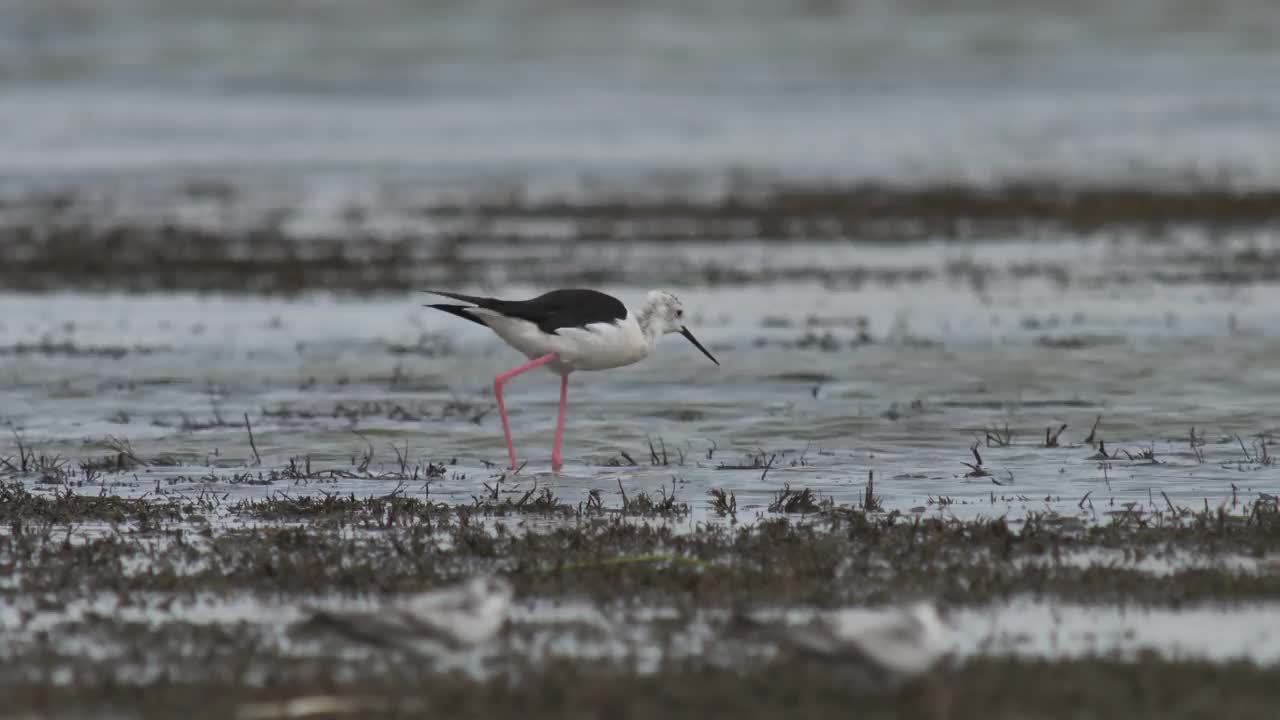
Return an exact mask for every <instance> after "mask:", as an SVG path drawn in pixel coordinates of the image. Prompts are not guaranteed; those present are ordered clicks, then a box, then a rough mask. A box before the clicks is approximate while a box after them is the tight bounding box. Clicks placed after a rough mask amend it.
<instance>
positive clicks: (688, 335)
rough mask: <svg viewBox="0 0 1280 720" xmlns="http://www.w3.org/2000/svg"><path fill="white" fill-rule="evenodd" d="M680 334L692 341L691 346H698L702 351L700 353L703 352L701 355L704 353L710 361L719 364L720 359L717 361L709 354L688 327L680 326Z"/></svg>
mask: <svg viewBox="0 0 1280 720" xmlns="http://www.w3.org/2000/svg"><path fill="white" fill-rule="evenodd" d="M680 334H681V335H683V336H685V337H686V338H687V339H688V340H689V342H691V343H693V346H694V347H696V348H698V349H699V350H701V351H702V354H703V355H706V356H707V357H708V358H709V359H710V360H711V362H713V363H715V364H716V365H719V364H720V361H719V360H717V359H715V357H714V356H712V355H711V353H709V352H707V349H706V348H704V347H702V343H700V342H698V338H696V337H694V336H693V333H691V332H689V328H687V327H681V328H680Z"/></svg>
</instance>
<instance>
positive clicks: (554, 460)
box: [551, 375, 569, 472]
mask: <svg viewBox="0 0 1280 720" xmlns="http://www.w3.org/2000/svg"><path fill="white" fill-rule="evenodd" d="M568 407H569V376H568V375H562V376H560V419H559V420H556V444H555V446H554V447H552V448H551V469H552V470H555V471H556V472H560V468H562V467H564V463H562V462H560V444H561V443H562V442H564V411H565V409H566V408H568Z"/></svg>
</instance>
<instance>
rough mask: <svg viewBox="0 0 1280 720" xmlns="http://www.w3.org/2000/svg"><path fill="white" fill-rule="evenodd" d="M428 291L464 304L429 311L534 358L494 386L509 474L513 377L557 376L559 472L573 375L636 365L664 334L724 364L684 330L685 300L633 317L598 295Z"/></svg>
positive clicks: (658, 297) (649, 306) (661, 295)
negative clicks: (509, 296) (508, 397)
mask: <svg viewBox="0 0 1280 720" xmlns="http://www.w3.org/2000/svg"><path fill="white" fill-rule="evenodd" d="M424 292H428V293H431V294H433V295H441V296H443V297H447V298H452V299H454V300H459V301H461V302H464V303H467V304H466V305H448V304H439V305H427V306H426V307H431V308H435V309H437V310H443V311H445V312H447V313H450V314H451V315H457V316H458V317H460V318H463V319H464V320H470V321H471V322H473V323H478V324H480V325H484V326H486V327H488V328H490V329H491V330H493V331H494V332H495V333H497V334H498V337H500V338H502V339H503V340H504V341H506V343H507V344H508V345H510V346H511V347H513V348H515V349H516V350H519V351H520V352H522V353H524V354H525V355H527V356H528V357H529V362H527V363H525V364H524V365H521V366H519V367H516V368H512V369H511V370H508V371H507V372H504V373H502V374H501V375H498V377H497V378H495V379H494V381H493V392H494V395H496V396H497V397H498V413H499V414H500V415H501V416H502V431H503V433H505V434H506V436H507V452H508V453H509V454H510V455H511V469H512V470H515V469H516V467H517V466H516V448H515V445H514V444H513V443H512V442H511V424H510V422H509V421H508V420H507V409H506V406H505V405H504V404H503V402H502V386H503V384H505V383H506V382H507V381H508V380H510V379H511V378H513V377H515V376H516V375H519V374H521V373H523V372H527V371H529V370H532V369H534V368H536V367H542V366H543V365H545V366H547V369H548V370H550V371H552V372H554V373H556V374H558V375H559V376H560V417H559V419H558V420H557V421H556V440H555V446H554V447H553V448H552V450H551V467H552V469H553V470H557V471H558V470H559V469H560V468H561V467H563V465H564V463H563V462H561V457H560V445H561V443H562V442H563V440H564V418H565V408H566V406H567V405H568V401H569V373H571V372H573V371H574V370H607V369H609V368H615V367H622V366H623V365H630V364H632V363H636V362H639V361H641V360H643V359H645V358H646V357H648V356H649V355H651V354H652V353H653V351H654V348H655V347H656V345H657V343H658V336H660V335H665V334H666V333H680V334H681V335H683V336H685V337H686V338H688V340H689V342H691V343H693V345H694V347H696V348H698V349H699V350H701V351H702V354H703V355H706V356H707V357H708V358H710V359H711V362H713V363H715V364H716V365H719V364H720V361H719V360H716V359H715V358H714V357H712V355H711V353H709V352H707V349H706V348H704V347H702V343H700V342H698V340H697V339H696V338H694V337H693V333H691V332H689V329H688V328H686V327H685V326H684V307H683V306H682V305H681V304H680V301H679V300H677V299H676V296H675V295H672V294H671V293H669V292H664V291H661V290H654V291H652V292H650V293H649V294H648V296H647V297H646V298H645V301H644V304H643V305H641V306H640V309H639V310H638V311H636V312H632V311H630V310H628V309H627V306H626V305H623V304H622V301H621V300H618V299H617V298H615V297H613V296H612V295H606V294H605V293H602V292H598V291H595V290H552V291H551V292H549V293H545V294H542V295H539V296H538V297H536V298H533V299H532V300H499V299H496V298H487V297H477V296H474V295H462V294H460V293H452V292H442V291H439V290H426V291H424Z"/></svg>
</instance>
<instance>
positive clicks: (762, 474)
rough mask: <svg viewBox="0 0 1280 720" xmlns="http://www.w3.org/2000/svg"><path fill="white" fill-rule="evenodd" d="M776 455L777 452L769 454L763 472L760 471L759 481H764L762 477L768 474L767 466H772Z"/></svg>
mask: <svg viewBox="0 0 1280 720" xmlns="http://www.w3.org/2000/svg"><path fill="white" fill-rule="evenodd" d="M777 457H778V454H777V453H774V454H772V455H770V456H769V462H768V463H767V464H766V465H765V466H764V472H762V473H760V482H764V477H765V476H766V475H768V474H769V468H771V467H773V461H774V460H775V459H776V458H777Z"/></svg>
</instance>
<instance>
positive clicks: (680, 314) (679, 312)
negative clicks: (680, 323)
mask: <svg viewBox="0 0 1280 720" xmlns="http://www.w3.org/2000/svg"><path fill="white" fill-rule="evenodd" d="M676 317H678V318H682V317H684V311H683V310H677V311H676Z"/></svg>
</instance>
